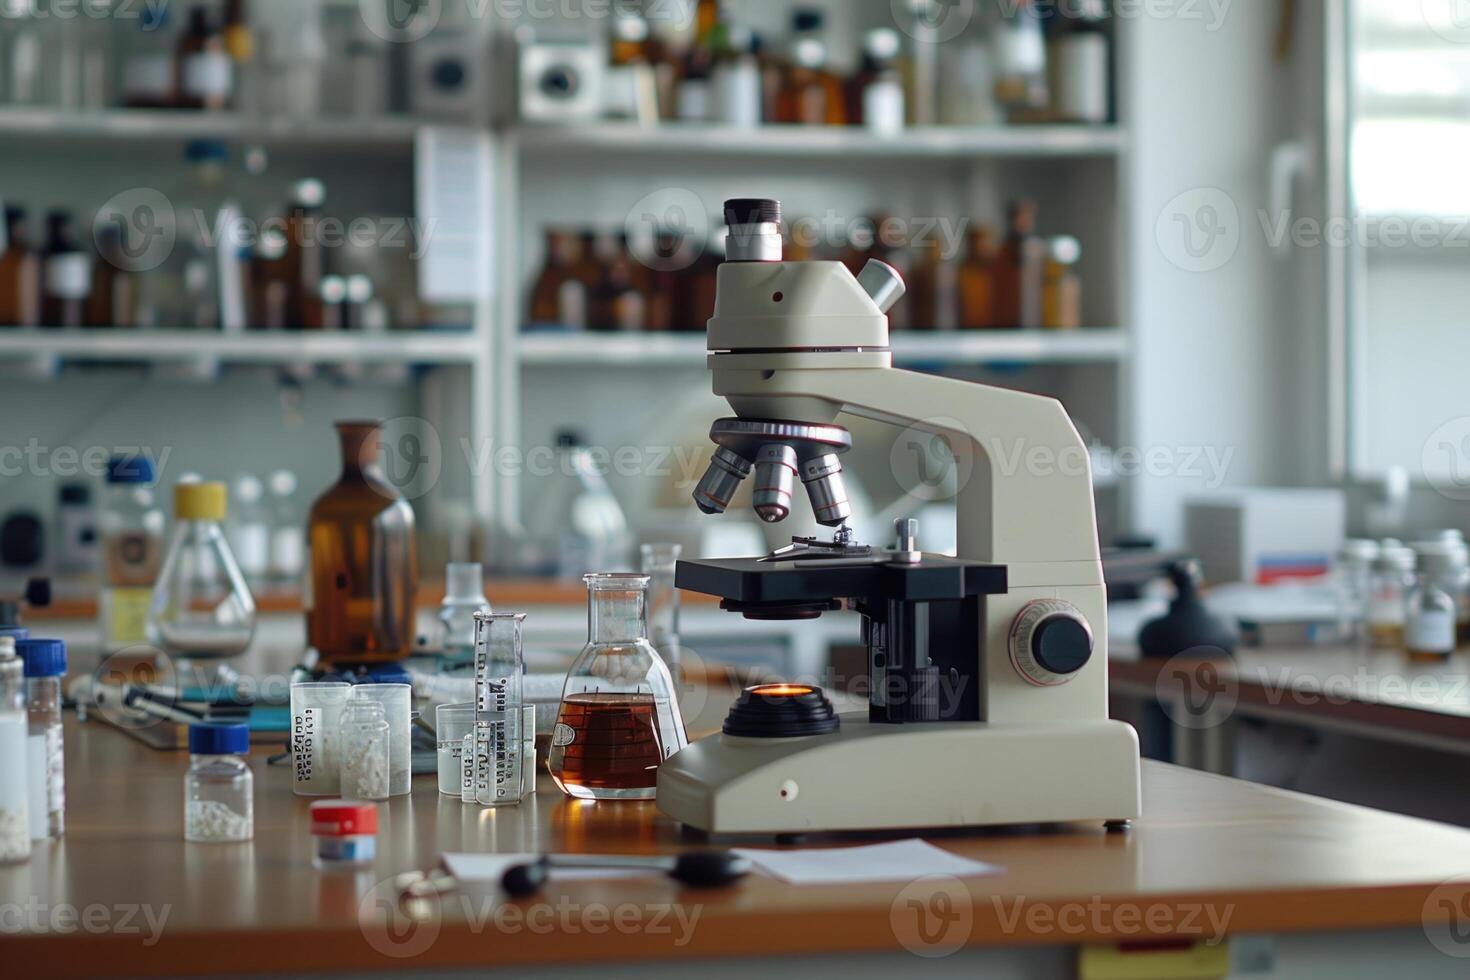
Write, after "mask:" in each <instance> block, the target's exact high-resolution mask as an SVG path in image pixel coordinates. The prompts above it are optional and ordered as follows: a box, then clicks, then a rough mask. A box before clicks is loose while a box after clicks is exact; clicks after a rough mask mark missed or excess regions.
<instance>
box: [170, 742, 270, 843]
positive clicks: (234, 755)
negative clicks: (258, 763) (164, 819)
mask: <svg viewBox="0 0 1470 980" xmlns="http://www.w3.org/2000/svg"><path fill="white" fill-rule="evenodd" d="M249 751H250V729H249V728H247V727H246V726H245V725H190V726H189V772H188V774H187V775H185V776H184V840H186V841H190V842H193V843H197V844H218V843H232V842H238V841H248V840H250V839H251V838H252V837H253V836H254V835H255V809H254V780H253V777H252V775H251V772H250V766H249V764H247V763H246V761H245V754H246V753H247V752H249Z"/></svg>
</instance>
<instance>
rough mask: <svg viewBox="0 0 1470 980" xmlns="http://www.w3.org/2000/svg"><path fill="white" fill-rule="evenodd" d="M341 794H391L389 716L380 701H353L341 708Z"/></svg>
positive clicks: (383, 797)
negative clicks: (389, 792) (389, 779)
mask: <svg viewBox="0 0 1470 980" xmlns="http://www.w3.org/2000/svg"><path fill="white" fill-rule="evenodd" d="M341 744H342V796H343V797H344V798H346V799H352V800H386V799H387V798H388V716H387V714H386V713H385V712H384V710H383V705H382V704H381V703H380V702H377V701H351V700H349V701H348V702H347V705H346V707H344V708H343V709H342V742H341Z"/></svg>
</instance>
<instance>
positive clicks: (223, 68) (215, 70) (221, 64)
mask: <svg viewBox="0 0 1470 980" xmlns="http://www.w3.org/2000/svg"><path fill="white" fill-rule="evenodd" d="M183 74H184V77H183V88H184V95H186V96H188V97H189V98H191V99H205V100H208V99H226V98H229V95H230V90H231V89H232V88H234V83H235V65H234V62H232V61H231V60H230V56H229V55H228V54H226V53H225V52H223V51H198V52H195V53H194V54H191V55H189V56H188V57H187V58H185V59H184V73H183Z"/></svg>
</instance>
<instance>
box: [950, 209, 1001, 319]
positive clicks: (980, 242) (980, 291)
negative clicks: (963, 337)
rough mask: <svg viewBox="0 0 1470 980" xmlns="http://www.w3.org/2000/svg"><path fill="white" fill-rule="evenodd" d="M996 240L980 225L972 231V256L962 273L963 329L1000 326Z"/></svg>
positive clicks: (964, 265) (961, 310)
mask: <svg viewBox="0 0 1470 980" xmlns="http://www.w3.org/2000/svg"><path fill="white" fill-rule="evenodd" d="M999 272H1000V270H999V268H998V262H997V258H996V249H995V238H994V236H993V235H991V233H990V229H989V228H988V227H986V226H984V225H979V226H977V227H975V228H972V229H971V230H970V252H969V254H968V255H966V256H965V261H964V264H963V265H961V266H960V271H959V297H960V303H959V305H960V326H961V327H968V328H972V329H985V328H988V327H995V326H999V325H1000V322H999V319H998V317H999V310H998V308H997V302H996V301H997V298H998V296H997V294H998V292H999V290H998V289H997V285H998V283H997V278H998V273H999Z"/></svg>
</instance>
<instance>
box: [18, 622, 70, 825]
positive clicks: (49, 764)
mask: <svg viewBox="0 0 1470 980" xmlns="http://www.w3.org/2000/svg"><path fill="white" fill-rule="evenodd" d="M16 653H17V655H19V657H20V660H21V663H22V665H23V667H24V671H25V677H26V713H27V721H28V736H27V758H26V774H27V777H28V786H27V789H26V797H27V799H28V801H29V803H30V821H29V822H30V825H31V837H32V839H34V840H45V839H47V838H48V837H49V838H53V839H54V838H58V837H60V836H61V835H62V834H63V833H64V832H65V830H66V754H65V749H64V745H63V743H62V737H61V677H62V675H63V674H65V673H66V644H65V643H63V642H61V641H60V640H40V639H35V640H32V639H25V640H20V641H19V642H17V643H16Z"/></svg>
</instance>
